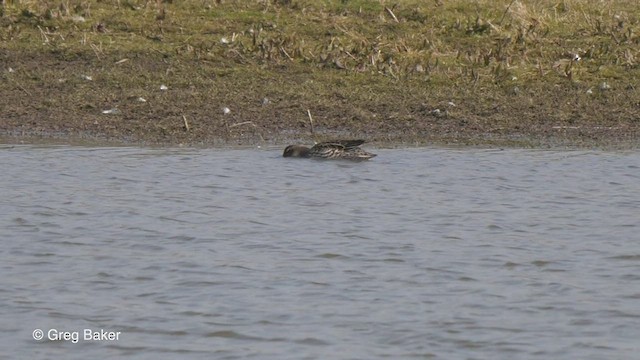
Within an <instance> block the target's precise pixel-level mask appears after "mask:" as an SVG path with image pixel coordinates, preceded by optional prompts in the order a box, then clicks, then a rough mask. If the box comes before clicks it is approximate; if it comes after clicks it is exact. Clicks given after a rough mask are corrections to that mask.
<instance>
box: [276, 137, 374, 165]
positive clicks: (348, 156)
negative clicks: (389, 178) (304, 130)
mask: <svg viewBox="0 0 640 360" xmlns="http://www.w3.org/2000/svg"><path fill="white" fill-rule="evenodd" d="M362 144H364V140H333V141H324V142H320V143H317V144H315V145H313V146H312V147H307V146H303V145H289V146H287V147H286V148H285V149H284V153H283V154H282V156H283V157H297V158H312V159H332V160H335V159H342V160H354V161H363V160H369V159H371V158H373V157H376V156H377V155H376V154H372V153H370V152H367V151H364V150H362V149H361V148H360V145H362Z"/></svg>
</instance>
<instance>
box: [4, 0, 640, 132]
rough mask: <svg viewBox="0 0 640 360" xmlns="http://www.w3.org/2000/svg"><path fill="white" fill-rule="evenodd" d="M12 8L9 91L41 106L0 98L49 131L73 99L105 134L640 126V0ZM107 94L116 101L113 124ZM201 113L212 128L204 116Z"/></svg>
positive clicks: (74, 125)
mask: <svg viewBox="0 0 640 360" xmlns="http://www.w3.org/2000/svg"><path fill="white" fill-rule="evenodd" d="M1 9H2V10H1V11H2V13H1V14H0V43H1V45H2V47H1V48H2V49H4V50H2V52H0V59H1V60H2V63H4V64H5V69H2V71H3V75H2V76H3V77H4V78H6V79H7V81H6V82H5V84H9V86H8V87H7V86H6V85H5V86H3V88H2V90H1V92H2V94H0V95H3V97H4V98H5V99H12V98H14V99H15V100H14V101H15V102H18V103H19V102H20V101H19V98H20V96H24V95H29V96H31V97H35V98H36V100H35V102H36V103H37V104H36V105H29V108H31V109H32V111H31V112H29V111H24V109H23V106H22V105H19V104H16V103H12V104H9V106H5V110H0V119H2V120H0V121H4V122H5V123H6V124H5V126H4V128H5V129H13V128H15V127H16V126H17V125H20V124H22V125H21V126H23V127H24V126H25V125H24V121H25V119H27V118H29V116H30V114H31V116H32V117H34V118H36V119H35V120H33V121H35V122H36V123H37V124H38V126H40V127H42V128H47V125H46V121H45V120H46V119H44V120H43V119H40V118H42V117H43V116H46V115H48V116H49V118H50V119H53V120H52V121H54V122H55V121H56V120H55V119H57V116H60V115H59V114H68V110H67V108H68V107H72V108H73V109H75V111H76V112H77V114H78V119H77V120H75V121H74V122H69V125H68V126H67V127H65V125H64V124H60V123H59V122H57V126H58V127H60V128H61V129H62V130H63V131H69V132H72V133H73V132H81V131H86V132H87V133H91V132H97V133H100V132H102V133H104V134H107V135H108V136H109V134H111V132H113V131H115V129H116V128H118V126H121V127H124V130H122V131H124V132H125V133H126V134H129V135H130V136H131V137H132V138H144V136H145V134H142V133H141V132H146V133H147V134H155V135H154V138H155V139H158V140H160V141H170V142H173V141H188V142H192V141H203V142H206V141H207V139H210V138H212V137H215V136H216V134H217V135H220V133H221V132H225V131H226V132H227V134H226V135H227V136H230V137H232V138H236V137H239V136H240V135H241V134H239V132H240V131H245V132H247V133H249V134H248V135H247V136H253V135H256V134H258V135H260V136H259V137H261V138H264V137H269V136H271V137H276V136H277V135H278V134H281V133H284V132H286V131H290V130H294V131H305V130H304V126H306V125H305V123H306V110H307V109H311V111H312V113H313V114H314V117H315V118H316V119H317V120H318V125H319V126H318V129H319V131H323V129H324V131H327V132H332V131H347V132H350V133H356V134H363V135H368V136H370V137H374V138H380V139H384V138H387V139H390V140H392V139H394V138H399V139H404V138H423V137H429V136H431V135H427V134H440V135H439V136H440V137H442V138H447V139H448V138H450V137H451V138H456V137H469V136H471V137H473V136H476V137H481V138H482V137H484V138H486V137H489V138H493V137H494V136H502V137H513V136H514V134H518V133H519V132H525V133H526V132H529V133H532V134H533V133H535V134H538V133H539V134H542V135H540V136H547V135H549V134H557V133H558V131H554V130H553V129H556V130H557V129H569V128H572V127H573V128H579V129H587V128H596V127H600V128H602V127H609V128H614V127H615V128H617V129H623V130H624V131H632V130H633V131H635V128H636V126H637V119H638V110H639V107H640V105H639V103H638V100H637V99H638V98H640V97H638V95H640V94H638V90H637V83H638V79H639V78H640V72H639V69H640V66H639V63H638V62H639V61H640V46H638V45H639V43H640V23H639V22H640V8H639V7H638V6H637V3H636V2H635V1H631V0H624V1H623V0H600V1H589V2H585V1H582V0H565V1H561V0H553V1H552V0H531V1H526V2H525V1H517V0H508V1H507V0H504V1H490V0H476V1H465V0H450V1H445V0H433V1H426V2H425V1H418V0H399V1H396V2H388V1H384V0H380V1H365V0H343V1H340V0H332V1H329V0H324V1H317V0H298V1H296V0H271V1H269V0H249V1H240V0H237V1H231V0H226V1H225V0H217V1H214V0H211V1H207V0H185V1H171V0H164V1H161V0H153V1H149V0H147V1H142V0H139V1H135V0H102V1H87V0H84V1H82V0H77V1H72V0H62V1H60V0H58V1H31V0H22V1H18V0H13V1H8V0H5V2H4V5H3V6H2V8H1ZM38 64H42V65H46V66H47V68H45V69H42V68H40V67H38ZM9 67H11V68H12V69H14V70H16V71H15V72H12V73H8V71H7V69H8V68H9ZM89 73H90V74H92V76H93V80H92V81H86V79H84V80H83V79H82V78H81V76H80V75H89ZM160 84H166V85H167V86H168V87H169V89H170V91H168V92H161V91H158V90H157V89H158V87H159V86H160ZM284 84H286V86H283V85H284ZM43 89H48V90H47V91H45V90H43ZM58 92H59V93H58ZM16 93H17V94H16ZM52 93H53V94H55V95H53V96H51V95H49V94H52ZM39 97H44V98H45V99H40V98H39ZM138 97H143V98H145V99H147V100H148V102H147V103H136V102H133V101H132V100H131V99H137V98H138ZM265 97H267V98H269V99H270V100H271V101H270V105H267V106H265V105H263V104H262V99H263V98H265ZM223 106H228V107H230V108H231V109H232V113H230V114H229V116H226V117H224V116H222V115H220V114H221V113H220V108H221V107H223ZM105 107H118V108H119V109H120V110H121V112H120V113H121V115H118V116H117V117H113V118H112V119H109V121H105V120H104V116H102V114H101V110H102V109H103V108H105ZM436 110H437V111H436ZM43 114H44V115H43ZM182 116H186V117H187V118H188V119H189V124H190V125H191V126H190V127H189V126H187V128H189V130H188V131H186V132H185V131H184V128H185V126H184V124H185V123H186V122H184V121H183V120H182V119H183V118H182ZM114 118H115V119H114ZM158 118H161V119H158ZM174 118H175V119H174ZM16 119H18V120H16ZM125 119H126V120H129V122H127V123H124V122H123V120H125ZM164 119H169V120H167V124H163V121H164ZM176 119H177V120H176ZM192 119H193V120H192ZM207 119H209V120H207ZM206 121H210V123H211V124H214V125H209V126H204V125H201V126H198V124H199V123H200V124H204V123H205V122H206ZM247 121H248V122H250V124H251V125H252V126H249V127H247V126H236V127H233V128H229V127H228V125H229V123H230V122H231V123H232V124H233V123H236V124H240V123H244V122H247ZM96 122H97V123H98V124H99V125H98V126H93V125H92V124H94V123H96ZM104 122H107V123H109V124H110V125H109V126H106V125H103V123H104ZM223 124H226V125H223ZM248 124H249V123H248ZM576 124H578V125H576ZM248 128H251V129H248ZM125 130H126V131H125ZM143 130H144V131H143ZM5 131H7V130H5ZM585 131H586V130H585ZM229 132H231V133H229ZM565 132H566V131H565ZM586 133H589V134H592V133H593V131H586ZM474 134H476V135H474ZM535 134H534V135H535ZM120 135H122V134H120ZM243 136H244V135H243ZM536 136H537V135H536ZM588 136H592V135H588ZM593 136H596V137H598V136H599V135H598V134H596V135H593ZM633 136H635V135H633ZM240 137H241V136H240Z"/></svg>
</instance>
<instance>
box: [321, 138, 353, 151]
mask: <svg viewBox="0 0 640 360" xmlns="http://www.w3.org/2000/svg"><path fill="white" fill-rule="evenodd" d="M362 144H364V140H332V141H325V142H321V143H317V144H316V145H315V146H321V147H325V146H327V147H336V148H341V149H345V150H350V149H353V148H357V147H358V146H360V145H362Z"/></svg>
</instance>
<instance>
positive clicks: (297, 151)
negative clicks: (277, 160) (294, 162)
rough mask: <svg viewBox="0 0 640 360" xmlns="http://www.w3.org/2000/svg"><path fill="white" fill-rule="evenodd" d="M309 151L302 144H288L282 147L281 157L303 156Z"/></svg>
mask: <svg viewBox="0 0 640 360" xmlns="http://www.w3.org/2000/svg"><path fill="white" fill-rule="evenodd" d="M308 152H309V148H308V147H306V146H302V145H289V146H287V147H286V148H284V153H282V156H283V157H305V156H306V155H307V153H308Z"/></svg>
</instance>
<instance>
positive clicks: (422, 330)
mask: <svg viewBox="0 0 640 360" xmlns="http://www.w3.org/2000/svg"><path fill="white" fill-rule="evenodd" d="M372 150H375V152H377V153H378V154H379V156H378V157H377V158H375V159H374V160H373V161H370V162H365V163H344V162H322V161H311V160H298V159H284V158H281V157H280V155H281V153H280V151H281V150H276V149H273V150H259V149H244V150H211V149H140V148H88V147H66V146H14V147H9V146H3V147H0V164H1V166H2V171H1V172H0V189H1V190H2V192H1V193H0V241H1V243H2V246H1V247H0V271H1V274H2V280H0V318H1V319H2V323H1V325H0V357H6V358H17V357H20V358H31V359H44V358H47V359H49V358H65V359H87V358H101V359H102V358H105V359H106V358H123V357H127V358H132V359H161V358H164V359H174V358H189V359H191V358H194V359H383V358H389V359H425V358H427V359H429V358H434V359H635V358H637V354H638V351H640V342H638V339H640V326H638V323H639V322H640V241H639V240H640V236H639V235H638V233H639V232H640V227H639V226H638V220H639V218H640V217H639V215H640V176H639V172H640V153H638V152H592V151H560V152H558V151H540V150H538V151H531V150H505V151H499V150H482V149H443V148H425V149H393V150H384V149H372ZM35 329H41V330H43V335H44V339H43V340H41V341H36V340H34V339H33V335H32V334H33V332H34V330H35ZM84 329H90V330H89V332H90V334H92V332H93V331H98V332H99V331H101V330H104V331H105V332H109V331H111V332H114V334H113V335H114V336H115V335H116V334H115V333H116V332H120V334H118V335H117V336H118V339H117V340H105V339H104V338H103V339H102V340H100V341H95V340H85V338H84ZM63 331H66V332H68V333H69V334H68V335H67V336H68V337H69V339H70V340H68V341H63V340H60V341H56V340H49V339H48V338H49V337H51V338H54V339H55V338H56V337H64V336H65V335H64V334H63V335H59V332H63ZM74 333H75V336H77V337H76V339H77V341H74V339H73V337H74ZM105 336H108V335H105Z"/></svg>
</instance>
